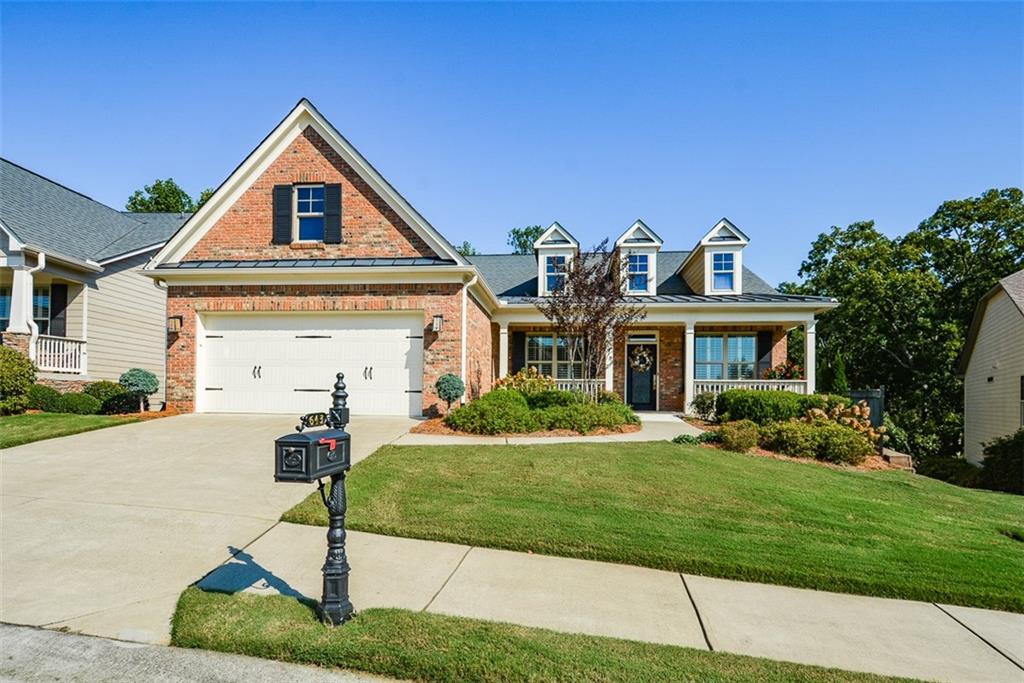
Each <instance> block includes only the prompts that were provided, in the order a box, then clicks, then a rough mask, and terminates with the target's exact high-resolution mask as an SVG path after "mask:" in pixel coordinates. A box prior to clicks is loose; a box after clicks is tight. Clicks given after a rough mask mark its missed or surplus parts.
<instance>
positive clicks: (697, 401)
mask: <svg viewBox="0 0 1024 683" xmlns="http://www.w3.org/2000/svg"><path fill="white" fill-rule="evenodd" d="M715 403H716V400H715V393H714V392H712V391H704V392H701V393H699V394H697V395H696V396H694V397H693V412H695V413H697V417H699V418H700V419H702V420H705V421H711V420H713V419H714V417H715Z"/></svg>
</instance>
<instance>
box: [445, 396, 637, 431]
mask: <svg viewBox="0 0 1024 683" xmlns="http://www.w3.org/2000/svg"><path fill="white" fill-rule="evenodd" d="M444 421H445V424H447V425H448V426H449V427H451V428H452V429H454V430H456V431H460V432H468V433H470V434H514V433H524V432H534V431H540V430H548V429H567V430H571V431H574V432H579V433H580V434H586V433H588V432H592V431H594V430H595V429H618V428H620V427H622V426H623V425H627V424H637V423H638V422H639V421H640V420H639V418H638V417H637V416H636V413H634V412H633V409H632V408H630V407H629V406H627V405H626V404H624V403H622V402H615V403H591V402H588V401H586V399H585V398H584V397H583V396H581V395H579V394H576V393H573V392H568V391H554V390H549V391H541V392H537V393H533V394H528V395H525V396H524V395H523V394H522V393H520V392H518V391H514V390H511V389H496V390H494V391H491V392H490V393H488V394H484V395H483V396H482V397H480V398H478V399H477V400H475V401H472V402H470V403H468V404H466V405H464V406H462V407H461V408H457V409H455V410H453V411H452V412H451V413H449V414H448V416H446V417H445V420H444Z"/></svg>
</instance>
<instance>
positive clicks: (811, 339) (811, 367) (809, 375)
mask: <svg viewBox="0 0 1024 683" xmlns="http://www.w3.org/2000/svg"><path fill="white" fill-rule="evenodd" d="M816 324H817V321H816V320H814V319H813V318H811V319H810V320H808V321H807V322H805V323H804V377H805V379H806V380H807V393H808V394H813V393H814V389H815V387H814V375H815V373H816V371H817V363H816V361H815V358H814V344H815V334H814V326H815V325H816Z"/></svg>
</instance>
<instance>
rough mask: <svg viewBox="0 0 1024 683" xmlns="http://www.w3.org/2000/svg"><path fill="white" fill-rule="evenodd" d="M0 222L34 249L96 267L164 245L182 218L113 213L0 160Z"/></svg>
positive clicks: (49, 181) (105, 207)
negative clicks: (116, 258) (120, 256)
mask: <svg viewBox="0 0 1024 683" xmlns="http://www.w3.org/2000/svg"><path fill="white" fill-rule="evenodd" d="M142 216H144V217H145V218H140V217H142ZM171 217H174V218H173V219H172V218H171ZM0 220H2V221H3V223H4V225H6V226H7V227H8V229H10V230H11V231H12V232H13V233H14V235H15V237H17V239H18V240H19V241H21V242H24V243H26V244H29V245H31V246H33V247H38V248H39V249H42V250H43V251H47V250H49V251H52V252H54V253H55V254H59V255H62V256H70V257H72V258H75V259H78V260H81V261H99V260H102V259H108V258H110V257H112V256H117V255H120V254H124V253H128V252H131V251H137V250H139V249H142V248H144V247H148V246H151V245H154V244H159V243H161V242H165V241H167V239H168V238H170V236H171V235H173V234H174V232H175V231H176V230H177V229H178V228H179V227H180V226H181V224H182V223H183V222H184V220H185V217H180V216H179V214H130V213H123V212H121V211H116V210H114V209H112V208H110V207H109V206H106V205H104V204H101V203H99V202H97V201H96V200H94V199H90V198H89V197H86V196H85V195H83V194H81V193H79V192H75V191H74V190H70V189H68V188H66V187H64V186H63V185H61V184H59V183H55V182H53V181H52V180H49V179H47V178H44V177H43V176H41V175H39V174H37V173H33V172H32V171H29V170H27V169H25V168H22V167H21V166H18V165H17V164H15V163H12V162H10V161H8V160H6V159H0Z"/></svg>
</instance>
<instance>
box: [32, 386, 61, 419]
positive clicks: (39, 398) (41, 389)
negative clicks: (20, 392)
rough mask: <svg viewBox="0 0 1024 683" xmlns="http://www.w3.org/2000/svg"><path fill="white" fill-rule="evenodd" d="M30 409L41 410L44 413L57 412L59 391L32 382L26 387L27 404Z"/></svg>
mask: <svg viewBox="0 0 1024 683" xmlns="http://www.w3.org/2000/svg"><path fill="white" fill-rule="evenodd" d="M27 407H28V408H29V409H30V410H41V411H43V412H44V413H59V412H60V408H61V404H60V392H59V391H57V390H56V389H54V388H53V387H48V386H46V385H45V384H33V385H32V386H30V387H29V388H28V406H27Z"/></svg>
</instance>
